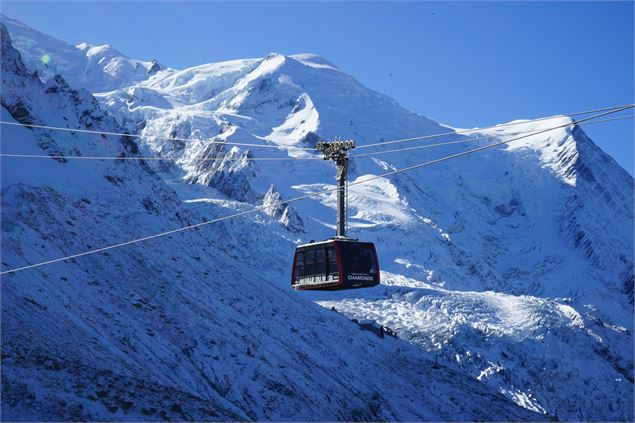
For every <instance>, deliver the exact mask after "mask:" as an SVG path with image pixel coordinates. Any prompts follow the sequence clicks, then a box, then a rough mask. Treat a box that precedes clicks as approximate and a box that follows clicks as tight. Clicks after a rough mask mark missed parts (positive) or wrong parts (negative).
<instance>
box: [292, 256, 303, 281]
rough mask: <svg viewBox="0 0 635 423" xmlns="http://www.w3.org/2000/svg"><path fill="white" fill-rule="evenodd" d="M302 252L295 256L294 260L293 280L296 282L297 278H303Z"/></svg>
mask: <svg viewBox="0 0 635 423" xmlns="http://www.w3.org/2000/svg"><path fill="white" fill-rule="evenodd" d="M304 256H305V254H304V251H301V252H299V253H298V255H297V256H296V260H295V275H294V279H295V280H296V281H297V280H298V279H299V278H301V277H303V276H304Z"/></svg>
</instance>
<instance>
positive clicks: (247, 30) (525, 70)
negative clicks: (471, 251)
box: [2, 1, 635, 174]
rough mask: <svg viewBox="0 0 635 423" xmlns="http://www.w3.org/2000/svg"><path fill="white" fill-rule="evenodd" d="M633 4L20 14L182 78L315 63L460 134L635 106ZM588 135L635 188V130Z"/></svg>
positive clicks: (115, 6)
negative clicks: (271, 61) (199, 72)
mask: <svg viewBox="0 0 635 423" xmlns="http://www.w3.org/2000/svg"><path fill="white" fill-rule="evenodd" d="M633 9H634V3H633V2H606V1H603V2H561V3H560V2H558V3H555V2H527V3H524V2H467V3H464V2H445V3H436V2H405V3H395V2H391V3H384V2H371V3H366V2H350V3H348V2H347V3H342V2H338V3H335V2H251V3H238V2H231V3H224V2H92V1H91V2H24V1H21V2H12V1H3V2H2V11H3V13H5V14H7V15H9V16H10V17H13V18H16V19H18V20H21V21H23V22H24V23H26V24H28V25H30V26H32V27H34V28H36V29H39V30H40V31H43V32H45V33H48V34H50V35H53V36H55V37H57V38H60V39H62V40H65V41H68V42H71V43H74V44H76V43H79V42H82V41H88V42H91V43H109V44H111V45H113V46H114V47H115V48H117V49H119V50H120V51H122V52H123V53H125V54H127V55H128V56H131V57H134V58H139V59H151V58H156V59H158V60H159V61H161V62H162V63H164V64H166V65H168V66H172V67H175V68H184V67H187V66H193V65H198V64H202V63H208V62H214V61H221V60H227V59H236V58H245V57H262V56H264V55H266V54H268V53H270V52H278V53H283V54H293V53H306V52H310V53H316V54H319V55H321V56H323V57H325V58H327V59H329V60H331V61H332V62H334V63H335V64H337V65H338V66H339V67H340V68H341V69H342V70H344V71H346V72H348V73H350V74H352V75H353V76H355V77H356V78H357V79H359V80H360V81H361V82H363V83H364V84H366V85H367V86H369V87H370V88H373V89H375V90H377V91H380V92H383V93H385V94H388V95H390V96H392V97H394V98H395V99H396V100H397V101H398V102H399V103H400V104H401V105H402V106H404V107H406V108H407V109H410V110H413V111H416V112H420V113H423V114H425V115H427V116H429V117H432V118H434V119H437V120H440V121H441V122H444V123H448V124H450V125H453V126H458V127H473V126H486V125H491V124H496V123H501V122H505V121H509V120H513V119H517V118H532V117H539V116H544V115H549V114H557V113H566V112H573V111H579V110H586V109H593V108H597V107H603V106H610V105H615V104H622V103H633V102H634V90H635V88H634V82H633V79H634V77H633V73H634V70H633V66H634V65H633V63H634V57H633V51H634V45H633V44H634V41H633V40H634V33H633V31H634V29H633V20H634V13H633ZM585 131H587V133H589V135H590V136H591V137H592V138H593V139H594V140H595V141H596V142H597V143H598V145H600V146H601V147H602V148H603V149H604V150H605V151H607V152H609V153H610V154H611V155H612V156H613V157H614V158H615V159H616V160H617V161H618V162H619V163H620V164H622V166H624V167H625V168H626V169H627V170H628V171H629V172H630V173H631V174H633V143H634V141H633V122H632V121H618V122H613V123H609V124H598V125H590V126H587V127H585Z"/></svg>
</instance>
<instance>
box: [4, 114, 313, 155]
mask: <svg viewBox="0 0 635 423" xmlns="http://www.w3.org/2000/svg"><path fill="white" fill-rule="evenodd" d="M0 125H12V126H25V127H27V128H37V129H50V130H52V131H64V132H80V133H83V134H97V135H114V136H120V137H131V138H154V139H157V140H166V141H180V142H204V143H206V144H224V145H236V146H240V147H254V148H278V149H282V150H285V149H286V150H310V151H315V148H310V147H293V146H288V145H269V144H251V143H241V142H232V141H214V140H212V139H202V140H200V139H196V138H172V137H165V136H157V135H141V134H127V133H123V132H108V131H95V130H91V129H74V128H63V127H61V126H48V125H35V124H30V123H19V122H7V121H4V120H0Z"/></svg>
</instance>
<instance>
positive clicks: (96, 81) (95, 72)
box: [0, 15, 165, 91]
mask: <svg viewBox="0 0 635 423" xmlns="http://www.w3.org/2000/svg"><path fill="white" fill-rule="evenodd" d="M0 22H2V24H4V25H5V26H6V27H7V28H8V30H9V32H10V33H11V34H12V38H13V44H14V45H15V46H16V48H17V49H18V50H19V51H20V52H21V54H22V58H23V60H24V63H25V64H26V65H27V66H28V67H29V68H30V69H32V70H36V71H37V72H38V73H39V76H40V77H41V78H43V79H49V78H52V77H53V76H55V75H57V74H59V75H62V76H64V79H66V81H68V82H69V83H70V84H71V85H72V86H73V87H75V88H86V89H88V90H90V91H111V90H114V89H117V88H121V87H124V86H127V85H130V84H132V83H134V82H138V81H142V80H145V79H148V78H149V77H151V76H152V75H155V74H156V73H157V72H159V71H160V70H161V69H164V68H165V67H164V66H162V65H160V64H159V63H158V62H157V61H142V60H134V59H130V58H129V57H127V56H125V55H124V54H122V53H120V52H119V51H117V50H115V49H114V48H112V47H111V46H110V45H107V44H106V45H101V46H95V45H92V44H89V43H81V44H78V45H77V46H72V45H70V44H67V43H65V42H63V41H60V40H58V39H55V38H53V37H51V36H49V35H46V34H43V33H41V32H39V31H37V30H35V29H33V28H31V27H29V26H27V25H25V24H23V23H22V22H19V21H16V20H15V19H11V18H10V17H8V16H6V15H0Z"/></svg>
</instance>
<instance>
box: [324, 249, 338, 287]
mask: <svg viewBox="0 0 635 423" xmlns="http://www.w3.org/2000/svg"><path fill="white" fill-rule="evenodd" d="M326 266H327V267H326V272H327V275H328V279H329V280H337V279H339V278H340V273H339V269H338V266H337V256H336V255H335V247H334V246H332V245H331V246H330V247H326Z"/></svg>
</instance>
